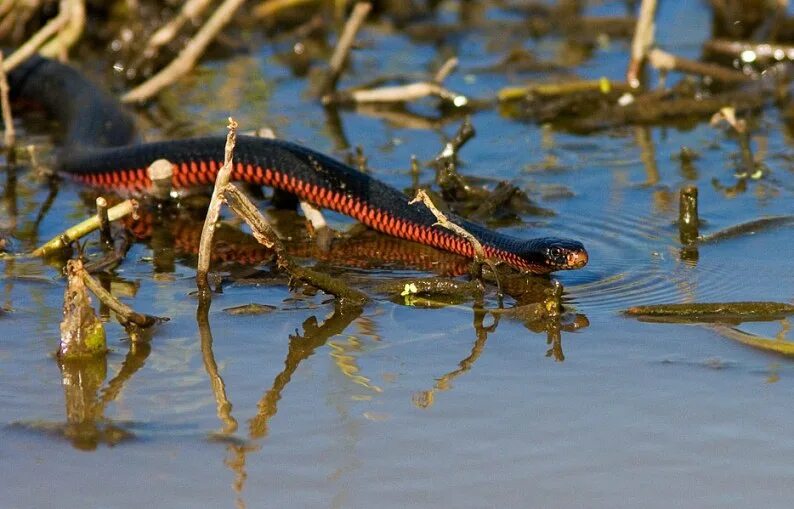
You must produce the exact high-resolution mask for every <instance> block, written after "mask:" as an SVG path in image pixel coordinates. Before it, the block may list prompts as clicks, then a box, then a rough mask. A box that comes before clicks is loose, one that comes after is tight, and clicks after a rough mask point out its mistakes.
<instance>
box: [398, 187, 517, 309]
mask: <svg viewBox="0 0 794 509" xmlns="http://www.w3.org/2000/svg"><path fill="white" fill-rule="evenodd" d="M420 201H421V202H422V203H424V204H425V206H426V207H427V208H428V209H430V212H432V213H433V215H434V216H435V217H436V221H437V223H436V225H438V226H440V227H442V228H446V229H447V230H450V231H451V232H453V233H455V234H456V235H458V236H460V237H463V238H464V239H466V240H467V241H468V242H469V243H470V244H471V246H472V248H473V249H474V266H473V267H474V269H475V270H474V275H475V277H477V278H480V277H481V274H482V271H481V268H482V264H485V265H488V268H490V269H491V272H492V273H493V275H494V279H495V280H496V286H497V289H498V293H499V298H500V302H501V296H502V283H501V281H500V280H499V273H498V272H497V271H496V264H494V262H493V260H491V259H490V258H488V257H486V256H485V249H483V247H482V244H481V243H480V241H479V240H477V238H476V237H475V236H474V235H472V234H471V233H469V232H468V231H466V230H465V229H464V228H463V227H461V226H459V225H457V224H455V223H453V222H452V221H450V220H449V219H448V218H447V216H446V215H445V214H444V213H443V212H441V211H440V210H438V209H437V208H436V206H435V204H434V203H433V200H431V199H430V196H428V195H427V193H426V192H425V190H424V189H419V190H418V191H417V192H416V197H415V198H414V199H413V200H411V201H409V202H408V204H409V205H412V204H414V203H417V202H420ZM500 306H501V304H500Z"/></svg>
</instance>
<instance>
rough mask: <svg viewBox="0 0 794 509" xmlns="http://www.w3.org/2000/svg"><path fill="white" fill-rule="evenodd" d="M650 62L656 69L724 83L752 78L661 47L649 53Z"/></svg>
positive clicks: (745, 80)
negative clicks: (668, 51)
mask: <svg viewBox="0 0 794 509" xmlns="http://www.w3.org/2000/svg"><path fill="white" fill-rule="evenodd" d="M648 62H649V63H650V64H651V65H652V66H653V67H655V68H656V69H660V70H663V71H679V72H684V73H688V74H697V75H700V76H706V77H708V78H712V79H714V80H717V81H721V82H724V83H744V82H747V81H749V80H750V77H749V76H747V75H745V74H744V73H742V72H739V71H736V70H734V69H728V68H725V67H723V66H721V65H716V64H709V63H705V62H698V61H696V60H690V59H688V58H682V57H678V56H676V55H673V54H671V53H667V52H666V51H662V50H660V49H654V50H651V52H650V53H649V54H648Z"/></svg>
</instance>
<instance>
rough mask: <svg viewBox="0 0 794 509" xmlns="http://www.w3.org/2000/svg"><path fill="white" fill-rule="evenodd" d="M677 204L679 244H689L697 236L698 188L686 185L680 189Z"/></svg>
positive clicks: (698, 225)
mask: <svg viewBox="0 0 794 509" xmlns="http://www.w3.org/2000/svg"><path fill="white" fill-rule="evenodd" d="M678 201H679V205H678V236H679V238H680V240H681V244H683V245H684V246H687V245H690V244H692V243H693V242H695V241H696V240H697V238H698V228H699V227H700V219H699V218H698V188H697V187H695V186H686V187H684V188H682V189H681V193H680V195H679V200H678Z"/></svg>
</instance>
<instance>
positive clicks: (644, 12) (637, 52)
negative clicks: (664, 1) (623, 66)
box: [626, 0, 656, 88]
mask: <svg viewBox="0 0 794 509" xmlns="http://www.w3.org/2000/svg"><path fill="white" fill-rule="evenodd" d="M655 15H656V0H642V4H641V5H640V15H639V17H638V18H637V28H636V30H635V31H634V39H633V40H632V41H631V59H630V60H629V67H628V70H627V71H626V81H628V82H629V85H631V86H632V88H637V87H639V86H640V70H641V69H642V64H643V62H644V60H645V56H646V55H647V53H648V50H649V49H650V48H651V46H652V45H653V39H654V31H655V25H654V22H653V19H654V17H655Z"/></svg>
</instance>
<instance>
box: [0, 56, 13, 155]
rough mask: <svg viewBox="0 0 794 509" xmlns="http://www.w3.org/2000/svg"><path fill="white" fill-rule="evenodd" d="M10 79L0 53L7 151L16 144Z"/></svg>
mask: <svg viewBox="0 0 794 509" xmlns="http://www.w3.org/2000/svg"><path fill="white" fill-rule="evenodd" d="M8 93H9V90H8V77H7V76H6V72H5V70H4V67H3V52H2V51H0V107H2V109H3V127H4V129H5V131H4V133H3V140H4V142H5V146H6V148H7V149H9V150H10V149H11V147H13V146H14V144H15V143H16V138H17V137H16V132H15V131H14V118H13V117H12V116H11V101H9V100H8Z"/></svg>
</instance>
